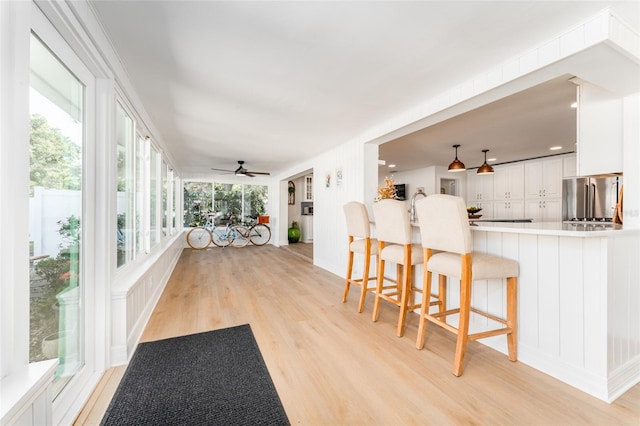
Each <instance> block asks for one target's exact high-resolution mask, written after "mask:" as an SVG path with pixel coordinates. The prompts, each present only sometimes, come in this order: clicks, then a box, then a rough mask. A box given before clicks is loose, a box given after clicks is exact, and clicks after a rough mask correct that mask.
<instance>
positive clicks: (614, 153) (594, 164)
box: [572, 78, 623, 176]
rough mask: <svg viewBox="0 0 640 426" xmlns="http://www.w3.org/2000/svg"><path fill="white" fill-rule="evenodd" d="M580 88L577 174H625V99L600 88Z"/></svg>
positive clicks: (579, 82)
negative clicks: (623, 162) (623, 151)
mask: <svg viewBox="0 0 640 426" xmlns="http://www.w3.org/2000/svg"><path fill="white" fill-rule="evenodd" d="M572 81H573V82H574V83H576V84H577V86H578V89H577V90H578V109H577V110H578V116H577V124H578V129H577V139H578V141H577V142H578V150H577V152H578V161H577V175H579V176H588V175H597V174H603V173H619V172H622V145H623V99H622V98H620V97H619V96H616V95H614V94H613V93H611V92H608V91H606V90H604V89H602V88H600V87H598V86H594V85H593V84H590V83H587V82H585V81H582V80H580V79H577V78H576V79H573V80H572Z"/></svg>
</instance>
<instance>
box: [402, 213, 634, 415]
mask: <svg viewBox="0 0 640 426" xmlns="http://www.w3.org/2000/svg"><path fill="white" fill-rule="evenodd" d="M413 226H414V241H415V242H416V243H420V232H419V228H418V224H417V223H414V224H413ZM471 229H472V244H473V246H472V247H473V250H474V251H477V252H483V253H490V254H494V255H498V256H503V257H507V258H510V259H514V260H516V261H518V263H519V265H520V275H519V279H518V316H519V320H518V322H519V327H518V360H519V362H522V363H525V364H527V365H530V366H531V367H533V368H536V369H537V370H540V371H542V372H544V373H547V374H549V375H551V376H553V377H554V378H556V379H558V380H561V381H563V382H565V383H567V384H569V385H571V386H574V387H576V388H578V389H580V390H582V391H584V392H586V393H588V394H590V395H593V396H595V397H596V398H599V399H601V400H603V401H606V402H612V401H614V400H615V399H616V398H617V397H619V396H620V395H622V394H623V393H624V392H625V391H626V390H628V389H629V388H631V387H632V386H634V385H635V384H637V383H638V382H640V282H639V281H640V280H639V277H640V261H639V260H640V258H639V253H640V229H625V228H624V227H623V226H621V225H608V226H603V225H579V224H570V223H562V222H548V223H547V222H543V223H541V222H538V223H536V222H533V223H488V222H482V223H476V224H473V225H472V227H471ZM415 277H416V279H417V283H418V286H421V285H422V267H421V266H418V267H417V268H416V271H415ZM504 291H505V285H504V283H503V282H502V281H501V280H485V281H474V284H473V299H472V305H473V306H475V307H477V308H479V309H482V310H484V311H486V312H490V313H493V314H496V315H499V316H504V314H505V302H504V301H505V296H504ZM447 300H449V301H450V306H457V305H456V304H457V303H458V301H459V287H458V283H457V282H455V280H449V283H448V289H447ZM474 317H475V318H474ZM487 325H491V324H488V323H487V320H486V319H484V318H481V317H479V316H473V315H472V320H471V326H470V331H472V332H473V331H474V330H477V329H479V328H483V327H486V326H487ZM479 342H480V343H483V344H485V345H488V346H490V347H492V348H494V349H496V350H498V351H500V352H503V353H505V354H506V353H507V349H506V339H505V338H504V336H497V337H492V338H489V339H483V340H479ZM466 368H467V369H472V368H474V367H473V362H469V363H468V364H467V366H466Z"/></svg>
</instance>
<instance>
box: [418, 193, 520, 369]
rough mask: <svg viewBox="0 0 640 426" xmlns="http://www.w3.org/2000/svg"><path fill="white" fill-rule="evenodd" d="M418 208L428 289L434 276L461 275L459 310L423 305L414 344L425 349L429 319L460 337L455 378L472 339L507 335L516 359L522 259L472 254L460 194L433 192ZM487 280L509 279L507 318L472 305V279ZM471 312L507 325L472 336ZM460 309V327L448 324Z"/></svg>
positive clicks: (461, 366) (425, 286) (512, 354)
mask: <svg viewBox="0 0 640 426" xmlns="http://www.w3.org/2000/svg"><path fill="white" fill-rule="evenodd" d="M415 208H416V212H417V214H418V219H419V221H420V234H421V238H422V247H423V249H424V272H425V275H424V289H425V292H429V291H430V290H431V278H432V274H439V275H440V276H449V277H456V278H458V279H460V307H459V308H456V309H450V310H446V311H444V312H436V313H433V314H431V313H429V308H428V307H427V305H426V304H425V305H423V306H422V309H421V312H420V325H419V327H418V339H417V341H416V347H417V348H418V349H422V348H423V347H424V340H425V333H426V328H427V321H431V322H433V323H434V324H437V325H439V326H441V327H443V328H445V329H446V330H449V331H451V332H453V333H456V334H457V336H458V338H457V343H456V354H455V358H454V362H453V374H455V375H456V376H460V375H462V370H463V367H464V366H463V364H464V355H465V351H466V348H467V342H468V341H469V340H476V339H482V338H485V337H490V336H496V335H499V334H506V335H507V346H508V352H509V359H510V360H511V361H517V359H518V354H517V343H518V337H517V330H518V325H517V305H518V300H517V284H518V278H517V277H518V272H519V271H518V263H517V262H516V261H514V260H511V259H506V258H502V257H498V256H493V255H489V254H484V253H475V252H471V228H470V227H469V218H468V214H467V209H466V206H465V203H464V200H463V199H462V198H460V197H454V196H451V195H440V194H438V195H431V196H429V197H427V198H423V199H421V200H418V201H416V204H415ZM434 250H441V252H438V253H434ZM487 279H506V281H507V301H506V305H507V318H506V319H503V318H499V317H497V316H495V315H492V314H489V313H486V312H483V311H480V310H478V309H476V308H473V307H471V283H472V282H473V280H487ZM471 312H474V313H476V314H479V315H482V316H484V317H486V318H489V319H491V320H493V321H496V322H499V323H501V324H503V325H504V327H502V328H497V329H493V330H488V331H482V332H479V333H474V334H469V317H470V314H471ZM456 313H459V314H460V316H459V322H458V327H457V328H456V327H454V326H452V325H450V324H448V323H447V322H446V317H447V316H448V315H452V314H456Z"/></svg>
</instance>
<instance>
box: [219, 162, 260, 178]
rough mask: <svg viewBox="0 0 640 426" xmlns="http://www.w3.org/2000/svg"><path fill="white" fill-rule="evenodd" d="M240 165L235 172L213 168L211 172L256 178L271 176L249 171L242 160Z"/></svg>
mask: <svg viewBox="0 0 640 426" xmlns="http://www.w3.org/2000/svg"><path fill="white" fill-rule="evenodd" d="M238 164H240V166H239V167H238V168H237V169H235V170H226V169H214V168H212V169H211V170H217V171H220V172H227V173H233V174H234V175H236V176H249V177H255V175H266V176H269V175H270V174H271V173H269V172H254V171H252V170H247V169H245V168H244V166H243V164H244V161H242V160H238Z"/></svg>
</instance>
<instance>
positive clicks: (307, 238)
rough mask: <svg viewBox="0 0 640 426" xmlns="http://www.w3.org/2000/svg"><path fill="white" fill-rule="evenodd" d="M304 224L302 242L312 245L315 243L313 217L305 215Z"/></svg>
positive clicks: (302, 221)
mask: <svg viewBox="0 0 640 426" xmlns="http://www.w3.org/2000/svg"><path fill="white" fill-rule="evenodd" d="M300 221H301V223H302V229H301V231H302V237H301V241H302V242H303V243H312V242H313V216H311V215H305V216H302V217H301V220H300Z"/></svg>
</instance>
